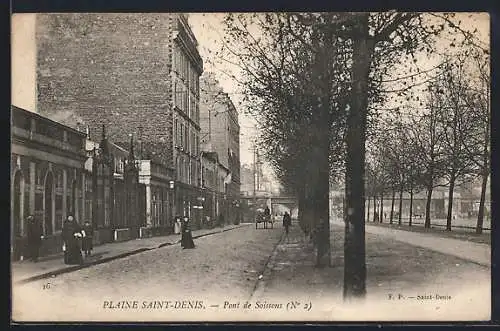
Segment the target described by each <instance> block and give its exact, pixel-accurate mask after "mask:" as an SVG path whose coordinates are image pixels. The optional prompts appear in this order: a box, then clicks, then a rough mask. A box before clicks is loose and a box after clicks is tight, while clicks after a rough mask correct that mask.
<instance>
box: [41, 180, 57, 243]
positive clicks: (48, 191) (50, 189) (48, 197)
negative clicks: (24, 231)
mask: <svg viewBox="0 0 500 331" xmlns="http://www.w3.org/2000/svg"><path fill="white" fill-rule="evenodd" d="M53 200H54V176H53V175H52V173H51V172H49V173H48V174H47V177H46V178H45V188H44V208H43V210H44V215H43V220H44V229H45V235H51V234H52V232H53V228H52V218H53V217H52V216H53V212H52V211H53V208H52V203H53Z"/></svg>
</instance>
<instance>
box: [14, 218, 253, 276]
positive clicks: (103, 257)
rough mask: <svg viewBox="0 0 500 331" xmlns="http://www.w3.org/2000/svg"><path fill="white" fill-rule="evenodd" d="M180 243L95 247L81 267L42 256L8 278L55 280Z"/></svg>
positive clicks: (166, 239) (161, 240)
mask: <svg viewBox="0 0 500 331" xmlns="http://www.w3.org/2000/svg"><path fill="white" fill-rule="evenodd" d="M249 225H251V224H239V225H232V224H231V225H226V226H224V227H223V228H220V227H216V228H213V229H201V230H195V231H193V238H200V237H203V236H207V235H211V234H215V233H221V232H225V231H230V230H233V229H236V228H239V227H242V226H249ZM179 242H180V234H171V235H167V236H158V237H151V238H143V239H135V240H129V241H124V242H117V243H108V244H103V245H99V246H95V247H94V250H93V252H92V256H90V257H87V258H85V262H84V264H83V265H66V264H64V262H63V254H62V253H59V254H55V255H51V256H45V257H41V258H40V259H39V261H38V262H37V263H33V262H31V261H29V260H25V261H17V262H13V263H11V266H12V267H11V268H12V269H11V270H12V272H11V275H12V282H13V283H25V282H30V281H34V280H38V279H43V278H48V277H55V276H56V275H59V274H62V273H67V272H71V271H75V270H79V269H83V268H87V267H89V266H92V265H96V264H100V263H105V262H108V261H111V260H115V259H119V258H123V257H126V256H130V255H133V254H138V253H141V252H145V251H149V250H152V249H157V248H161V247H164V246H168V245H174V244H177V243H179Z"/></svg>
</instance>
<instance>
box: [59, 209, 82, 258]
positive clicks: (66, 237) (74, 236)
mask: <svg viewBox="0 0 500 331" xmlns="http://www.w3.org/2000/svg"><path fill="white" fill-rule="evenodd" d="M62 237H63V241H64V247H65V251H64V263H66V264H82V263H83V256H82V251H81V247H80V242H81V238H82V237H83V235H82V228H81V227H80V225H79V224H78V223H77V222H76V221H75V220H74V218H73V216H72V215H69V216H68V218H67V220H66V221H65V222H64V225H63V229H62Z"/></svg>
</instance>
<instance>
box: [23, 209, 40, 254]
mask: <svg viewBox="0 0 500 331" xmlns="http://www.w3.org/2000/svg"><path fill="white" fill-rule="evenodd" d="M26 223H27V237H28V250H29V255H30V259H31V261H33V262H38V255H39V254H40V246H41V245H42V239H43V227H42V223H41V222H39V221H38V220H37V219H35V218H34V217H33V215H29V216H28V218H27V222H26Z"/></svg>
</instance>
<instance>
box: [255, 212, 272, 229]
mask: <svg viewBox="0 0 500 331" xmlns="http://www.w3.org/2000/svg"><path fill="white" fill-rule="evenodd" d="M259 224H263V226H264V229H269V225H271V227H270V228H271V229H272V228H273V226H274V222H273V219H272V217H271V215H264V214H259V215H257V217H256V218H255V228H256V229H258V228H259Z"/></svg>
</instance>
